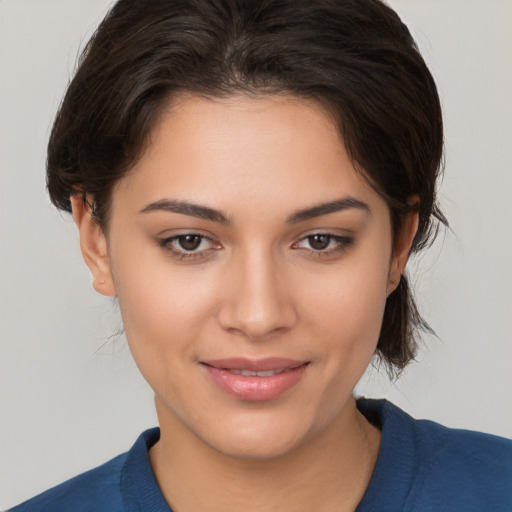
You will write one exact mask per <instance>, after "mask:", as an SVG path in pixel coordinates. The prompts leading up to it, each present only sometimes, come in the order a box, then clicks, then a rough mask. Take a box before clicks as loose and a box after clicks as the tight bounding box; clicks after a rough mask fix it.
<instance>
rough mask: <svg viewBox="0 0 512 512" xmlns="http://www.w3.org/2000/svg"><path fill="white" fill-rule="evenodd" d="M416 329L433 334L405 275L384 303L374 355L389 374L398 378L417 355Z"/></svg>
mask: <svg viewBox="0 0 512 512" xmlns="http://www.w3.org/2000/svg"><path fill="white" fill-rule="evenodd" d="M418 329H419V330H420V331H423V332H427V333H430V334H433V332H434V331H433V330H432V329H431V327H430V326H429V325H428V324H427V322H425V320H424V319H423V318H422V316H421V315H420V313H419V311H418V308H417V307H416V303H415V301H414V297H413V295H412V292H411V290H410V288H409V282H408V279H407V276H406V275H405V274H402V276H401V278H400V282H399V283H398V286H397V287H396V289H395V290H394V291H393V293H391V294H390V295H389V297H388V299H387V301H386V307H385V309H384V318H383V322H382V329H381V332H380V336H379V342H378V344H377V355H378V356H379V357H380V358H381V359H382V360H383V361H385V362H386V363H387V364H388V368H389V371H390V373H394V374H395V375H396V376H398V374H399V373H400V372H401V370H403V369H404V368H405V366H406V365H407V364H408V363H409V362H410V361H411V360H413V359H414V357H415V356H416V353H417V350H418V332H417V331H418Z"/></svg>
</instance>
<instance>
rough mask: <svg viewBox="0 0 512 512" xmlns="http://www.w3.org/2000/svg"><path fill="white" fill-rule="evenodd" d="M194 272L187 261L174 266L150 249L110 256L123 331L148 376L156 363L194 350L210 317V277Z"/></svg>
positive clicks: (164, 363)
mask: <svg viewBox="0 0 512 512" xmlns="http://www.w3.org/2000/svg"><path fill="white" fill-rule="evenodd" d="M146 256H147V255H146ZM145 262H146V263H145ZM199 273H200V272H199ZM197 274H198V272H197V271H195V274H194V271H193V270H191V267H189V268H186V267H185V268H182V269H176V267H175V266H173V265H170V264H169V262H168V261H167V259H166V257H165V256H163V257H158V258H155V257H154V252H153V253H152V257H151V258H147V257H145V255H144V253H141V254H140V255H139V256H138V257H135V258H132V259H131V260H123V261H115V260H114V264H113V275H114V281H115V283H116V290H117V297H118V300H119V307H120V310H121V315H122V318H123V323H124V327H125V331H126V336H127V339H128V343H129V346H130V349H131V351H132V354H133V357H134V359H135V361H136V362H137V364H138V365H139V367H140V369H141V371H142V373H143V374H145V376H146V377H147V374H148V373H149V372H151V371H154V367H155V366H162V367H164V366H165V367H169V365H172V364H173V362H176V361H177V360H179V359H180V358H182V357H187V358H188V359H193V358H194V357H195V356H196V354H195V352H194V350H195V348H196V345H194V343H193V341H194V340H197V339H198V338H199V337H200V331H201V330H202V329H204V327H205V324H208V323H209V322H211V321H212V320H211V319H212V317H213V308H214V305H213V302H214V297H215V293H214V292H215V284H214V283H212V280H211V279H210V280H208V279H204V278H203V279H202V278H201V276H198V275H197ZM149 365H151V367H149Z"/></svg>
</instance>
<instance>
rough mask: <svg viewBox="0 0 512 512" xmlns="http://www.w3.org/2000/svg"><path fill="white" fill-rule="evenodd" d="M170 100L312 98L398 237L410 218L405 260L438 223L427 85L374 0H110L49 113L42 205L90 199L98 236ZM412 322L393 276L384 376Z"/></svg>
mask: <svg viewBox="0 0 512 512" xmlns="http://www.w3.org/2000/svg"><path fill="white" fill-rule="evenodd" d="M181 92H188V93H192V94H196V95H202V96H206V97H225V96H228V95H230V94H234V93H243V94H251V95H254V94H256V95H257V94H262V93H263V94H282V93H285V94H291V95H294V96H296V97H299V98H304V99H307V100H313V101H316V102H317V103H319V104H321V105H322V106H324V107H325V108H326V109H327V111H328V112H329V113H330V114H331V115H332V116H333V117H334V119H336V121H337V123H338V125H339V128H340V133H341V134H342V136H343V140H344V142H345V145H346V147H347V150H348V152H349V154H350V156H351V158H352V160H353V162H354V165H355V166H356V168H357V169H358V170H359V171H360V172H361V173H362V174H363V175H364V176H365V177H366V178H367V179H368V181H369V183H370V184H371V185H372V186H373V187H374V188H375V190H376V191H377V192H378V193H379V194H381V196H382V197H383V198H384V199H385V200H386V202H387V204H388V205H389V208H390V212H391V219H392V225H393V229H394V232H395V234H396V233H397V232H398V230H399V228H400V224H401V219H403V215H404V214H405V213H408V212H410V211H411V209H414V208H415V209H417V210H418V211H419V228H418V232H417V235H416V237H415V239H414V243H413V247H412V252H416V251H418V250H420V249H421V248H423V247H425V246H426V245H428V243H429V242H430V241H431V239H432V235H433V234H435V231H436V229H435V227H436V226H437V221H441V222H443V223H446V220H445V218H444V216H443V215H442V213H441V212H440V210H439V209H438V206H437V203H436V197H435V191H436V180H437V178H438V175H439V173H440V170H441V162H442V153H443V123H442V115H441V108H440V102H439V97H438V94H437V90H436V86H435V83H434V80H433V78H432V76H431V74H430V72H429V70H428V69H427V66H426V64H425V62H424V60H423V58H422V57H421V55H420V54H419V52H418V50H417V47H416V44H415V42H414V40H413V38H412V37H411V34H410V33H409V30H408V29H407V27H406V26H405V25H404V24H403V23H402V22H401V21H400V19H399V17H398V16H397V14H396V13H395V12H394V11H393V10H391V9H390V8H389V7H388V6H386V5H385V4H384V3H383V2H381V1H379V0H119V1H118V2H117V3H116V4H115V5H114V6H113V8H112V9H111V10H110V12H109V13H108V14H107V16H106V17H105V19H104V20H103V22H102V23H101V25H100V26H99V28H98V29H97V31H96V33H95V34H94V36H93V37H92V38H91V40H90V41H89V43H88V44H87V46H86V47H85V49H84V51H83V54H82V57H81V59H80V62H79V66H78V69H77V72H76V74H75V77H74V78H73V80H72V81H71V83H70V85H69V88H68V90H67V93H66V96H65V98H64V100H63V102H62V105H61V107H60V110H59V112H58V114H57V117H56V119H55V124H54V126H53V130H52V133H51V137H50V141H49V146H48V161H47V183H48V190H49V193H50V196H51V199H52V201H53V203H54V204H55V205H56V206H57V207H58V208H61V209H64V210H68V211H70V200H69V198H70V196H71V195H73V194H78V193H79V194H83V195H84V197H85V194H87V195H88V196H89V197H92V198H93V201H94V204H93V211H94V215H95V216H96V219H97V221H98V223H99V224H100V226H101V227H102V228H103V229H104V230H107V229H108V218H109V204H110V197H111V193H112V189H113V186H114V185H115V184H116V182H117V181H118V180H120V179H121V178H122V177H123V176H125V174H126V173H127V172H128V171H129V170H130V169H131V168H132V167H133V165H134V164H135V163H136V161H137V159H138V158H140V156H141V155H142V154H143V151H144V147H145V144H146V143H147V141H148V135H149V133H150V131H151V128H152V127H153V126H154V124H155V122H156V120H157V117H158V115H159V113H161V112H162V110H163V109H165V108H166V106H167V105H168V104H169V101H171V102H172V97H173V95H175V94H179V93H181ZM413 195H417V196H418V197H419V203H418V204H416V205H413V206H411V205H410V198H411V196H413ZM418 327H419V328H423V329H428V326H427V325H426V323H425V322H424V321H423V319H422V318H421V316H420V315H419V314H418V311H417V309H416V305H415V303H414V300H413V298H412V296H411V293H410V290H409V286H408V282H407V279H406V277H405V276H402V279H401V281H400V284H399V286H398V288H397V290H395V292H394V293H393V294H391V296H390V297H389V298H388V301H387V304H386V309H385V313H384V319H383V325H382V329H381V333H380V338H379V342H378V347H377V351H378V354H379V355H380V356H381V357H382V358H383V359H384V360H385V361H386V362H387V363H389V365H390V367H391V368H394V369H401V368H403V367H404V366H405V365H406V364H407V363H408V362H409V360H410V359H411V358H413V357H414V354H415V351H416V338H415V335H416V331H417V328H418Z"/></svg>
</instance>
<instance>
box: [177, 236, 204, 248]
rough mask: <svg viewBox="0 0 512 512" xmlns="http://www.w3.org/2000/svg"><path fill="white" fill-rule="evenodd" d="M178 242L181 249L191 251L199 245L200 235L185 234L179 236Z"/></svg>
mask: <svg viewBox="0 0 512 512" xmlns="http://www.w3.org/2000/svg"><path fill="white" fill-rule="evenodd" d="M178 240H179V243H180V246H181V248H182V249H185V250H186V251H193V250H194V249H197V248H198V247H199V244H200V243H201V237H200V236H197V235H185V236H180V237H179V239H178Z"/></svg>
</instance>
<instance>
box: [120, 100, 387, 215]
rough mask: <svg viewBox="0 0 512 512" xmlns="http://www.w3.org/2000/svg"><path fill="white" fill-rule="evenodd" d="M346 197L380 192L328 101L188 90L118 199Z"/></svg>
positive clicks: (228, 203) (265, 201)
mask: <svg viewBox="0 0 512 512" xmlns="http://www.w3.org/2000/svg"><path fill="white" fill-rule="evenodd" d="M343 195H351V196H357V197H360V198H361V199H362V200H364V201H365V202H368V201H369V200H370V199H371V200H375V199H376V196H377V194H376V193H375V192H374V191H373V189H372V188H371V187H369V186H368V184H367V182H366V180H365V179H364V178H363V177H362V176H361V175H360V174H359V173H358V172H356V170H355V169H354V166H353V164H352V162H351V160H350V158H349V157H348V155H347V152H346V150H345V146H344V144H343V139H342V137H341V135H340V133H339V131H338V129H337V126H336V124H335V122H334V120H333V119H332V117H331V116H330V115H329V114H328V113H327V112H326V111H325V109H324V108H323V107H321V106H319V105H317V104H316V103H313V102H309V101H305V100H301V99H297V98H295V97H290V96H286V97H283V96H279V97H277V96H262V97H246V96H241V95H239V96H232V97H229V98H225V99H208V98H202V97H196V96H188V95H183V96H182V97H180V98H178V99H177V100H175V101H173V103H172V105H170V106H169V108H168V109H167V110H166V111H165V112H163V113H162V114H161V116H160V119H159V120H158V122H157V124H156V126H155V127H154V129H153V131H152V133H151V136H150V139H149V144H148V147H147V150H146V152H145V153H144V155H143V156H142V158H141V159H140V160H139V161H138V163H137V165H136V166H135V167H134V169H133V171H132V172H131V173H130V174H129V175H128V176H127V177H126V178H124V179H123V180H122V181H121V182H120V183H119V184H118V187H117V188H116V191H115V194H114V203H115V202H116V201H118V200H119V199H121V200H122V199H123V198H124V199H126V200H130V201H132V202H134V203H137V204H142V203H146V204H147V203H149V202H152V201H156V200H159V199H161V198H164V197H175V198H176V197H177V198H180V199H187V200H194V201H197V202H203V203H211V202H212V201H213V202H214V203H215V207H217V208H224V209H225V210H227V211H229V210H230V209H234V207H235V206H241V205H244V206H247V205H250V206H251V207H252V208H255V209H264V208H268V205H269V204H276V203H277V204H280V205H282V206H283V207H287V208H289V209H295V208H296V207H297V203H300V205H301V206H302V205H307V204H309V203H313V204H315V203H318V202H321V201H325V200H329V199H337V198H339V197H340V196H343ZM116 197H117V199H116ZM377 197H378V196H377ZM114 206H115V204H114Z"/></svg>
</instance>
